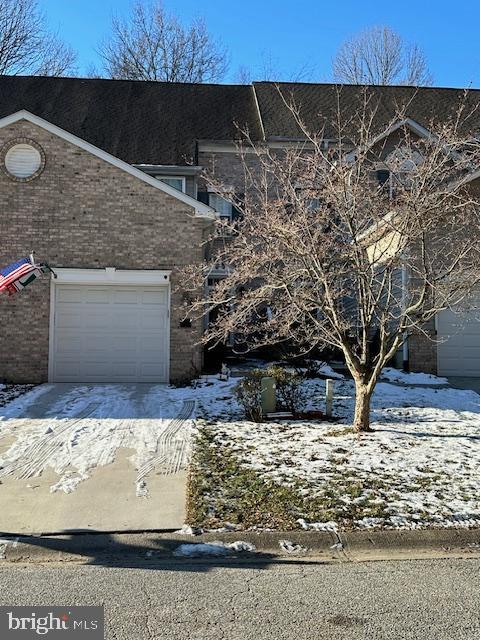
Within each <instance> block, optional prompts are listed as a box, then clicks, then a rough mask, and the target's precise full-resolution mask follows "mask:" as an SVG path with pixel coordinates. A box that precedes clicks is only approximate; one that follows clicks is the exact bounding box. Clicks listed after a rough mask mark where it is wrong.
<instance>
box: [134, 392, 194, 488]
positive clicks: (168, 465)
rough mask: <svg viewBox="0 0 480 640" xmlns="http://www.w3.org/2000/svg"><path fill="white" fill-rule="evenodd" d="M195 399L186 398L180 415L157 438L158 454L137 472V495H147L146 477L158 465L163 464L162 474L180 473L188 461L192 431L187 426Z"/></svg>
mask: <svg viewBox="0 0 480 640" xmlns="http://www.w3.org/2000/svg"><path fill="white" fill-rule="evenodd" d="M195 405H196V402H195V400H184V402H183V405H182V408H181V410H180V413H179V414H178V416H176V417H175V418H173V419H172V420H170V421H169V423H168V424H167V426H166V428H165V429H164V430H163V431H162V432H161V434H160V436H159V438H158V440H157V447H156V451H157V455H155V456H154V457H152V458H150V460H147V461H146V462H145V463H144V464H142V465H141V466H140V467H139V469H138V472H137V478H136V486H137V496H138V497H147V496H148V489H147V486H146V477H147V476H148V475H149V474H150V473H152V471H154V469H155V468H156V467H160V466H163V470H162V475H164V476H167V475H171V474H174V473H178V472H179V471H180V470H181V469H182V468H184V467H185V466H186V464H187V462H188V444H189V442H190V431H189V430H188V429H187V428H186V427H185V423H186V421H187V420H188V419H189V418H190V417H191V415H192V413H193V412H194V410H195Z"/></svg>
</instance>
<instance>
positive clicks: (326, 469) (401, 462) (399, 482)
mask: <svg viewBox="0 0 480 640" xmlns="http://www.w3.org/2000/svg"><path fill="white" fill-rule="evenodd" d="M387 374H388V372H387ZM412 376H413V377H412ZM431 378H434V376H429V379H430V384H432V380H431ZM411 379H413V380H416V381H421V383H422V384H423V383H424V380H425V377H424V376H423V375H417V374H408V380H411ZM438 380H439V379H437V383H438V384H443V381H442V382H441V383H440V382H439V381H438ZM236 382H237V381H236V380H230V381H229V382H223V383H221V382H216V383H212V382H210V383H207V384H210V386H209V387H208V386H205V384H204V385H202V386H200V387H199V388H198V389H197V398H198V401H199V407H200V412H201V414H202V415H203V417H204V418H205V420H206V425H207V426H206V428H207V429H209V430H211V431H213V433H214V442H215V443H217V444H218V445H219V446H220V447H221V446H223V445H226V446H228V447H229V450H233V451H234V453H235V455H236V456H237V458H238V460H240V462H241V464H242V465H244V466H246V467H248V468H251V469H254V470H256V471H257V472H258V473H259V474H260V475H261V476H262V477H263V478H265V479H268V480H274V481H275V482H277V483H279V484H284V485H288V486H292V485H293V483H295V482H300V483H301V484H302V486H303V491H305V492H306V494H307V495H308V496H312V498H314V497H315V498H318V497H320V498H325V501H326V503H328V504H329V505H330V507H329V513H330V517H327V518H326V519H325V521H322V522H317V523H311V522H310V523H309V522H305V521H304V520H303V521H302V520H301V519H300V520H299V522H298V524H299V526H301V527H303V528H314V529H320V530H331V529H335V528H341V527H342V526H354V527H356V528H362V529H368V528H375V527H388V528H419V527H424V526H437V527H458V526H463V527H469V526H480V475H479V473H478V469H479V468H480V396H479V395H478V394H476V393H474V392H473V391H467V390H458V389H453V388H449V387H448V388H438V384H437V385H436V386H435V380H433V383H434V384H433V386H432V387H431V388H425V387H415V386H405V384H402V385H398V384H397V385H395V384H390V383H385V382H380V383H379V384H378V385H377V389H376V392H375V395H374V398H373V410H372V426H373V427H374V429H375V432H374V433H372V434H361V435H360V436H359V435H357V434H355V433H353V432H352V431H351V429H349V426H350V424H351V419H352V415H353V402H354V399H353V391H354V388H353V383H352V382H351V381H349V380H342V381H336V382H335V404H334V406H335V413H336V415H338V416H342V420H341V421H340V422H339V423H321V422H295V421H290V422H289V421H282V422H278V423H275V422H265V423H261V424H256V423H252V422H247V421H245V420H244V419H243V418H242V414H241V410H240V408H239V406H238V405H237V403H236V402H235V400H234V399H232V398H230V397H229V391H230V389H231V388H232V386H233V385H234V384H235V383H236ZM402 383H404V380H402ZM305 385H306V387H307V389H308V391H309V398H310V400H309V406H310V408H317V409H323V408H324V402H325V382H324V381H323V380H320V379H313V380H306V381H305ZM332 500H333V502H335V505H334V506H332ZM211 509H212V510H213V511H214V509H215V505H214V504H212V505H211ZM332 514H333V516H332ZM347 523H348V524H347Z"/></svg>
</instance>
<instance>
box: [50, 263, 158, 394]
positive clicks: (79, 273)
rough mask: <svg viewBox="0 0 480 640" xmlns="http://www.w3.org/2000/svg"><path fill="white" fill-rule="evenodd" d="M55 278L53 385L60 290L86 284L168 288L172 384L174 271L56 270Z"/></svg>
mask: <svg viewBox="0 0 480 640" xmlns="http://www.w3.org/2000/svg"><path fill="white" fill-rule="evenodd" d="M55 274H56V275H57V277H56V278H55V277H54V276H53V274H52V275H51V279H50V317H49V326H48V381H49V382H53V378H54V345H55V304H56V295H55V293H56V289H57V287H58V286H62V285H63V284H65V285H68V284H79V285H81V284H85V285H95V284H98V285H103V286H104V285H120V286H122V285H123V286H125V285H133V286H135V285H141V286H143V287H145V286H154V287H159V286H164V287H167V295H168V323H167V335H166V342H167V345H168V353H167V381H169V380H170V358H171V343H170V322H171V289H170V274H171V271H170V270H163V269H152V270H148V269H145V270H143V269H142V270H140V269H138V270H137V269H131V270H117V269H115V267H106V268H105V269H66V268H63V267H62V268H58V269H57V268H56V269H55Z"/></svg>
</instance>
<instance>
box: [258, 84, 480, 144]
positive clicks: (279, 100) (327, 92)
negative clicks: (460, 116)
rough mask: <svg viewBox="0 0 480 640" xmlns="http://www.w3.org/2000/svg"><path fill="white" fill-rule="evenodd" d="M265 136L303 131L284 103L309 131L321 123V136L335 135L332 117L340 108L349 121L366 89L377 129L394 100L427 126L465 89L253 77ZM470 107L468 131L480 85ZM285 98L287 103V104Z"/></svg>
mask: <svg viewBox="0 0 480 640" xmlns="http://www.w3.org/2000/svg"><path fill="white" fill-rule="evenodd" d="M254 88H255V91H256V94H257V99H258V104H259V108H260V112H261V114H262V121H263V126H264V129H265V137H266V138H267V139H271V138H284V139H298V138H302V137H303V134H302V132H301V130H300V128H299V126H298V124H297V122H296V121H295V118H294V116H293V115H292V113H291V111H289V109H288V107H287V105H290V104H295V105H296V106H297V107H298V108H299V111H300V114H301V117H302V120H303V122H304V123H305V125H306V127H307V129H308V130H309V131H310V132H313V133H317V132H318V131H320V130H321V129H322V127H323V126H325V137H326V138H336V137H337V136H336V132H335V130H334V128H333V127H332V125H331V123H332V122H333V121H334V118H335V116H336V114H337V105H338V104H340V106H341V109H342V115H343V118H342V121H343V122H347V121H348V118H349V117H352V116H353V115H354V114H355V112H356V111H357V110H358V109H359V107H360V106H361V104H362V101H363V99H364V96H365V90H366V91H367V92H368V99H369V100H370V101H371V102H370V107H373V105H375V106H378V110H377V113H376V126H377V127H378V129H379V130H380V131H381V130H382V128H384V127H385V126H386V125H388V124H389V123H390V122H391V120H392V118H394V117H395V115H396V113H397V106H398V105H400V106H403V107H406V114H405V115H406V117H409V118H411V119H412V120H415V122H418V124H420V125H422V126H423V127H425V128H427V129H428V128H429V126H430V125H431V123H432V119H433V120H436V119H439V120H445V119H446V118H448V117H450V116H455V114H456V113H457V111H458V108H459V106H460V105H461V103H462V100H463V98H464V94H465V90H464V89H442V88H436V87H422V88H416V87H402V86H371V87H368V89H365V88H364V87H361V86H358V85H335V84H306V83H283V82H281V83H273V82H255V83H254ZM467 102H468V105H469V106H468V108H467V109H466V111H465V113H469V112H470V109H471V108H472V107H473V108H475V107H477V108H476V110H474V113H472V115H471V116H470V117H469V118H468V121H467V122H466V124H467V126H468V130H469V131H470V132H475V133H478V132H480V90H474V89H472V90H469V91H468V94H467ZM285 103H287V105H286V104H285Z"/></svg>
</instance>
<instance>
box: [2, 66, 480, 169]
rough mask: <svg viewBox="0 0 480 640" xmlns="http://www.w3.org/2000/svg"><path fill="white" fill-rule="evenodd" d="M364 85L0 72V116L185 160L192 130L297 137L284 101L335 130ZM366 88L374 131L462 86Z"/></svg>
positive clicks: (445, 107) (138, 156)
mask: <svg viewBox="0 0 480 640" xmlns="http://www.w3.org/2000/svg"><path fill="white" fill-rule="evenodd" d="M364 90H365V89H364V87H360V86H357V85H343V86H342V85H334V84H306V83H273V82H255V83H254V84H253V87H252V86H251V85H225V84H217V85H215V84H181V83H168V82H145V81H134V80H104V79H82V78H44V77H28V76H16V77H15V76H0V117H3V116H7V115H10V114H12V113H14V112H16V111H19V110H21V109H26V110H27V111H30V112H31V113H33V114H35V115H37V116H40V117H41V118H44V119H45V120H47V121H48V122H51V123H53V124H55V125H57V126H59V127H61V128H62V129H65V130H66V131H69V132H70V133H73V134H75V135H76V136H78V137H80V138H82V139H83V140H86V141H87V142H90V143H91V144H94V145H95V146H97V147H99V148H100V149H103V150H105V151H107V152H108V153H111V154H112V155H113V156H115V157H117V158H120V159H121V160H124V161H126V162H128V163H130V164H167V165H182V164H188V163H189V162H191V161H192V160H193V161H195V157H194V156H195V146H196V142H197V140H211V141H215V140H216V141H229V140H230V141H231V140H235V139H238V138H239V137H241V134H240V131H241V130H244V129H245V128H246V129H248V130H249V132H250V136H251V138H252V139H253V140H254V141H261V140H263V130H262V124H263V128H264V130H265V136H266V138H267V139H275V138H276V139H284V140H289V139H290V140H295V139H299V138H302V137H303V135H302V132H301V130H300V128H299V127H298V124H297V123H296V122H295V118H294V117H293V115H292V113H291V112H290V111H289V110H288V108H287V106H286V104H285V101H286V102H287V103H289V102H291V101H292V100H293V102H294V103H295V104H296V105H298V107H299V108H300V112H301V116H302V118H303V120H304V122H305V124H306V126H307V128H308V129H309V130H310V131H313V132H317V131H319V130H320V129H321V128H322V126H323V125H325V136H326V137H327V138H336V133H335V130H334V128H333V127H332V124H331V123H332V121H333V118H334V116H335V115H336V108H337V107H336V105H337V100H339V101H340V104H341V108H342V112H343V115H344V118H343V120H344V121H346V120H348V117H349V116H350V117H351V116H353V114H354V113H355V112H356V110H357V109H358V108H359V106H360V104H361V102H362V100H363V97H364ZM367 91H368V95H369V97H370V99H371V104H372V105H373V104H375V105H378V110H377V125H378V129H379V131H382V130H383V129H384V127H385V125H386V124H389V123H390V121H391V120H392V118H394V117H395V115H396V106H397V105H408V106H407V108H406V115H407V116H408V117H410V118H412V119H413V120H415V121H416V122H418V123H419V124H420V125H422V126H424V127H425V128H427V129H428V128H429V126H430V124H431V121H432V118H438V119H441V120H445V118H448V117H449V116H452V115H455V114H456V112H457V110H458V108H459V105H460V104H461V101H462V98H463V96H464V90H463V89H441V88H435V87H423V88H420V89H416V88H415V87H401V86H383V87H380V86H374V87H369V88H368V89H367ZM282 95H283V99H282ZM467 100H468V103H469V107H468V108H467V110H466V111H469V110H470V109H472V115H471V116H470V118H469V119H468V121H467V125H468V130H469V132H470V133H472V134H475V135H477V134H479V132H480V90H470V91H469V92H468V98H467ZM257 101H258V107H257ZM475 106H477V107H479V108H477V109H474V108H473V107H475ZM259 109H260V113H261V116H262V122H260V116H259ZM352 137H353V138H354V132H352Z"/></svg>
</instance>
